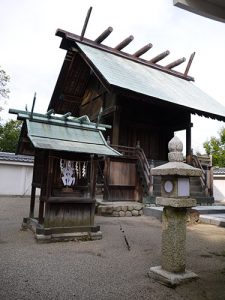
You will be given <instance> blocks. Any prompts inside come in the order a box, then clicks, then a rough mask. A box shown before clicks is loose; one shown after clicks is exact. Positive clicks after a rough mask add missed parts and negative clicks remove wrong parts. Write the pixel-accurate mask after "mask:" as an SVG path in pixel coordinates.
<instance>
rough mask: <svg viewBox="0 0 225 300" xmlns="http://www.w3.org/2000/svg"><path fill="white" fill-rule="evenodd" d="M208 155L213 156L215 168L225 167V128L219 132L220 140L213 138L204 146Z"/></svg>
mask: <svg viewBox="0 0 225 300" xmlns="http://www.w3.org/2000/svg"><path fill="white" fill-rule="evenodd" d="M203 147H204V148H205V151H206V153H207V154H208V155H209V154H212V160H213V166H219V167H225V128H224V127H223V128H221V130H220V131H219V138H216V137H214V136H213V137H211V138H210V140H209V141H206V142H205V143H204V144H203Z"/></svg>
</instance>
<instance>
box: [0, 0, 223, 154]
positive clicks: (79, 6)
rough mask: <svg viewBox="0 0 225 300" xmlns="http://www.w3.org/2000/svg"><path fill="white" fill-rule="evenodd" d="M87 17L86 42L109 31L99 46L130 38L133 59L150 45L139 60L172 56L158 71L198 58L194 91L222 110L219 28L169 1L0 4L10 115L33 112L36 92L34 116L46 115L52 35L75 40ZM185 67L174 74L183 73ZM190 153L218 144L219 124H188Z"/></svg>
mask: <svg viewBox="0 0 225 300" xmlns="http://www.w3.org/2000/svg"><path fill="white" fill-rule="evenodd" d="M90 6H92V7H93V10H92V14H91V18H90V21H89V24H88V28H87V31H86V34H85V37H87V38H90V39H95V38H96V37H97V36H98V35H99V34H100V33H101V32H102V31H104V30H105V29H106V28H107V27H108V26H112V27H113V29H114V30H113V33H112V34H111V35H110V36H109V37H108V38H107V40H105V41H104V43H105V44H107V45H109V46H115V45H117V44H118V43H119V42H120V41H121V40H123V39H124V38H126V37H127V36H129V35H130V34H132V35H133V36H134V41H133V42H132V43H131V44H130V45H129V46H128V47H126V48H125V51H127V52H131V53H132V52H135V51H136V50H138V49H139V48H141V47H142V46H143V45H145V44H147V43H149V42H151V43H152V44H153V48H152V49H151V50H150V51H148V53H147V54H145V56H143V58H146V59H151V58H152V57H153V56H155V55H157V54H159V53H160V52H163V51H165V50H167V49H168V50H170V52H171V54H170V55H169V56H168V58H166V59H164V60H163V61H161V64H168V63H169V62H172V61H173V60H175V59H178V58H181V57H183V56H184V57H186V58H187V60H188V58H189V56H190V54H191V53H192V52H194V51H195V52H196V56H195V58H194V61H193V64H192V67H191V69H190V72H189V75H191V76H193V77H194V78H195V84H196V85H197V86H198V87H199V88H201V89H202V90H203V91H205V92H206V93H208V94H209V95H210V96H212V97H213V98H214V99H216V100H217V101H218V102H220V103H222V104H223V105H224V106H225V24H224V23H220V22H217V21H213V20H210V19H206V18H203V17H200V16H198V15H195V14H191V13H189V12H187V11H184V10H181V9H179V8H176V7H174V6H173V0H157V1H155V0H139V1H130V0H129V1H128V0H123V1H121V0H120V1H119V0H113V1H106V0H92V1H90V0H82V1H76V0H20V1H18V0H0V66H1V67H2V68H3V69H4V70H5V71H6V72H7V73H8V74H9V75H10V77H11V82H10V84H9V88H10V91H11V93H10V98H9V100H8V104H7V105H6V106H5V111H4V112H1V117H2V118H4V119H5V120H6V119H8V118H13V116H11V115H7V111H8V108H9V107H10V108H16V109H22V110H24V108H25V105H26V104H27V105H28V108H29V109H30V108H31V105H32V99H33V95H34V92H35V91H36V92H37V101H36V106H35V111H36V112H46V109H47V106H48V103H49V101H50V98H51V95H52V92H53V89H54V86H55V83H56V80H57V77H58V74H59V71H60V68H61V65H62V63H63V59H64V56H65V51H64V50H62V49H60V48H59V45H60V41H61V39H60V38H59V37H56V36H55V31H56V29H57V28H61V29H64V30H67V31H70V32H73V33H76V34H80V33H81V30H82V27H83V23H84V20H85V17H86V13H87V10H88V9H89V7H90ZM185 67H186V64H183V65H181V66H179V67H178V68H177V70H179V71H182V72H183V71H184V70H185ZM192 120H193V123H194V127H193V130H192V132H193V135H192V136H193V140H192V146H193V148H194V150H195V151H203V150H202V144H203V142H204V141H205V140H207V139H209V138H210V137H211V136H217V135H218V130H219V129H220V128H221V127H222V126H225V123H223V122H218V121H212V120H210V119H206V118H200V117H196V116H194V117H193V119H192Z"/></svg>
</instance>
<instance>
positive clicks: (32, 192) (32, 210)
mask: <svg viewBox="0 0 225 300" xmlns="http://www.w3.org/2000/svg"><path fill="white" fill-rule="evenodd" d="M36 167H37V161H36V155H35V156H34V166H33V176H32V184H31V197H30V213H29V217H30V218H34V207H35V196H36V186H35V185H34V172H35V171H36Z"/></svg>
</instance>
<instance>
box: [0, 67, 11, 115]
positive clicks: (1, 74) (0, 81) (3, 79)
mask: <svg viewBox="0 0 225 300" xmlns="http://www.w3.org/2000/svg"><path fill="white" fill-rule="evenodd" d="M9 80H10V77H9V76H8V75H7V74H6V72H5V71H4V70H3V69H2V68H1V66H0V99H1V98H9V89H8V88H7V87H6V86H7V84H8V82H9ZM1 110H2V107H1V106H0V111H1Z"/></svg>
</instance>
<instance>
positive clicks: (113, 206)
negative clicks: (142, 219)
mask: <svg viewBox="0 0 225 300" xmlns="http://www.w3.org/2000/svg"><path fill="white" fill-rule="evenodd" d="M97 213H98V215H101V216H111V217H137V216H142V215H143V205H142V204H141V203H136V202H129V203H127V202H101V203H100V205H99V206H98V209H97Z"/></svg>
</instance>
